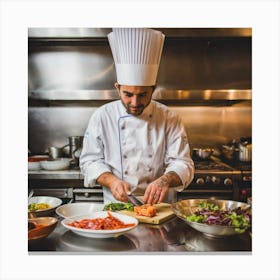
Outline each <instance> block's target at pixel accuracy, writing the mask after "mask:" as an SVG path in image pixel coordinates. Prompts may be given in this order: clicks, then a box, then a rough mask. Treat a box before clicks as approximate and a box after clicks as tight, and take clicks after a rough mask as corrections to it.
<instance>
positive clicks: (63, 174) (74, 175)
mask: <svg viewBox="0 0 280 280" xmlns="http://www.w3.org/2000/svg"><path fill="white" fill-rule="evenodd" d="M28 179H30V180H32V179H77V180H79V179H80V180H82V179H84V176H83V175H82V173H81V172H80V170H56V171H48V170H38V171H28Z"/></svg>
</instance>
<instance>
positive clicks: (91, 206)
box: [55, 202, 104, 218]
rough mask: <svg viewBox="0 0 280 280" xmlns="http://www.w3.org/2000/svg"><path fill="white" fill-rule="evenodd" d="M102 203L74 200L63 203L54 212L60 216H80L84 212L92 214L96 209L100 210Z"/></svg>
mask: <svg viewBox="0 0 280 280" xmlns="http://www.w3.org/2000/svg"><path fill="white" fill-rule="evenodd" d="M103 208H104V204H100V203H93V202H75V203H69V204H64V205H61V206H59V207H58V208H56V210H55V212H56V214H57V215H58V216H60V217H62V218H70V217H73V216H80V215H86V214H92V213H93V212H96V211H102V210H103Z"/></svg>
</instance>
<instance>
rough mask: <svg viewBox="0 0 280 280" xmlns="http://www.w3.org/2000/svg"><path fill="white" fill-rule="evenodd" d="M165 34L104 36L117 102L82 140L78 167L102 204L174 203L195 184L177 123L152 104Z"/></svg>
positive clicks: (94, 119) (96, 116)
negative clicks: (137, 199)
mask: <svg viewBox="0 0 280 280" xmlns="http://www.w3.org/2000/svg"><path fill="white" fill-rule="evenodd" d="M164 37H165V36H164V34H162V33H161V32H159V31H156V30H153V29H145V28H113V31H112V32H111V33H110V34H109V35H108V39H109V44H110V47H111V50H112V54H113V59H114V62H115V67H116V73H117V82H116V83H115V88H116V89H117V92H118V94H119V97H120V100H117V101H113V102H110V103H107V104H105V105H103V106H101V107H99V108H98V109H97V110H96V111H95V112H94V113H93V115H92V116H91V118H90V121H89V124H88V127H87V129H86V132H85V135H84V143H83V150H82V153H81V156H80V168H81V172H82V174H83V175H84V185H85V187H94V186H96V185H101V186H102V187H103V194H104V203H105V204H107V203H110V202H117V201H121V202H125V201H128V197H127V195H128V194H130V193H133V194H134V195H136V196H140V195H141V196H143V201H144V202H145V203H150V204H155V203H160V202H162V201H165V202H173V201H175V199H176V192H178V191H182V190H183V189H184V188H186V187H187V186H188V185H189V184H190V182H191V181H192V179H193V175H194V164H193V161H192V159H191V157H190V147H189V143H188V138H187V134H186V131H185V129H184V126H183V124H182V121H181V119H180V118H179V116H178V115H176V114H175V113H174V112H172V111H171V110H170V109H169V108H168V107H167V106H165V105H162V104H160V103H158V102H156V101H154V100H152V95H153V92H154V90H155V87H156V79H157V74H158V69H159V63H160V58H161V53H162V49H163V43H164Z"/></svg>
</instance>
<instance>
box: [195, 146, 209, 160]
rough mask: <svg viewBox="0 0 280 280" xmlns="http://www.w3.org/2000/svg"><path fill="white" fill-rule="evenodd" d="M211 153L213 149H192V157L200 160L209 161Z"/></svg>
mask: <svg viewBox="0 0 280 280" xmlns="http://www.w3.org/2000/svg"><path fill="white" fill-rule="evenodd" d="M213 152H214V149H211V148H194V149H193V150H192V153H193V157H197V158H200V159H209V158H210V157H211V155H212V154H213Z"/></svg>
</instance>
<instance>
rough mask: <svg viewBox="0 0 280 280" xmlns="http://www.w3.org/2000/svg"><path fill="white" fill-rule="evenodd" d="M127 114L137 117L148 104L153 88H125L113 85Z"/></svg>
mask: <svg viewBox="0 0 280 280" xmlns="http://www.w3.org/2000/svg"><path fill="white" fill-rule="evenodd" d="M115 87H116V89H117V90H118V92H119V94H120V98H121V101H122V103H123V105H124V107H125V108H126V111H127V113H128V114H131V115H134V116H139V115H141V114H142V112H143V111H144V109H145V108H146V107H147V106H148V105H149V104H150V102H151V99H152V95H153V91H154V88H155V87H154V86H126V85H119V84H118V83H116V84H115Z"/></svg>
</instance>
